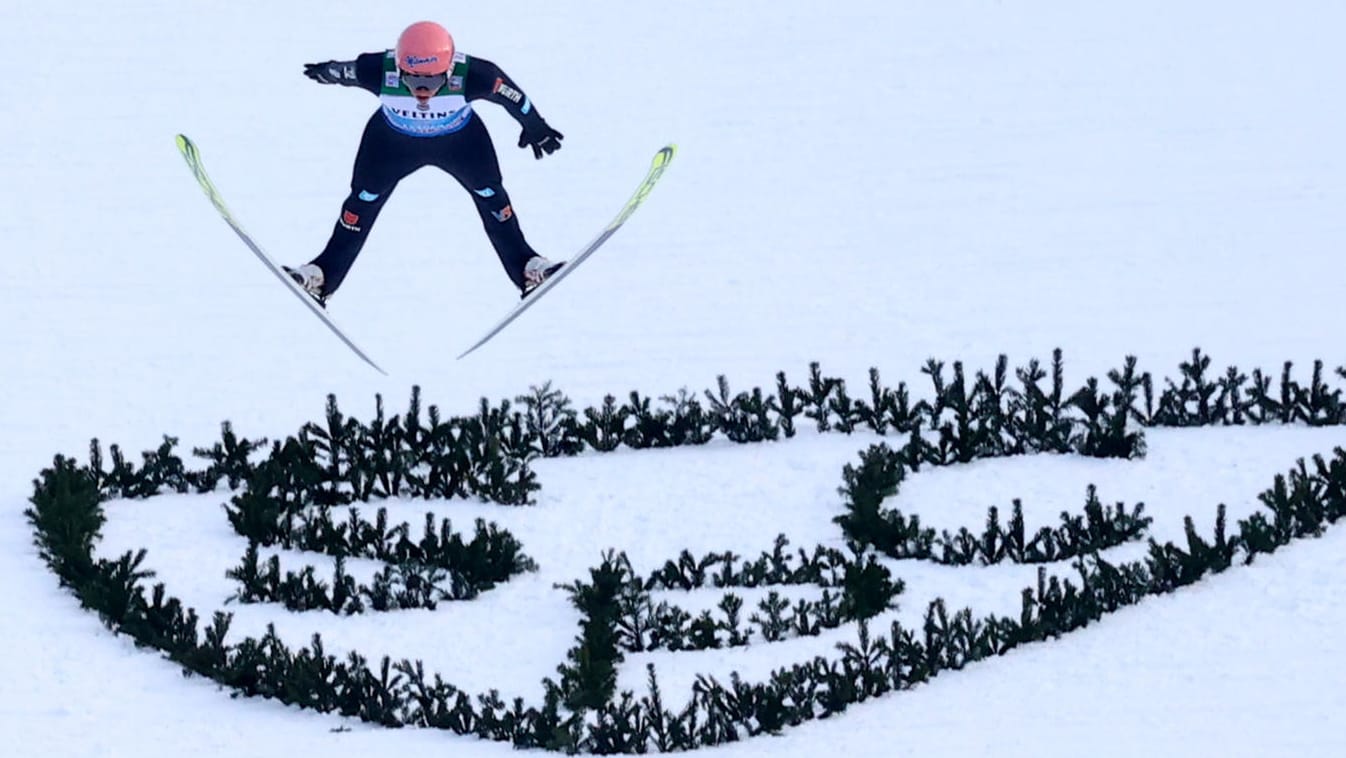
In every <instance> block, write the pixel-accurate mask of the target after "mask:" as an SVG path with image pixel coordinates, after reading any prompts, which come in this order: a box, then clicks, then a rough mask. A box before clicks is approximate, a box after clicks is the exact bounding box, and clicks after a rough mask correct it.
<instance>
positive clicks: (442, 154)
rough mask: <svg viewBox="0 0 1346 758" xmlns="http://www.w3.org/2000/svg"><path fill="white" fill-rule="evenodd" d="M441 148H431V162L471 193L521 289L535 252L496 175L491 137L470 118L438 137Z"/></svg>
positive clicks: (493, 243) (502, 261) (507, 269)
mask: <svg viewBox="0 0 1346 758" xmlns="http://www.w3.org/2000/svg"><path fill="white" fill-rule="evenodd" d="M437 140H439V141H440V143H441V144H440V147H441V149H438V150H436V151H435V160H434V165H435V166H438V167H439V168H441V169H443V170H444V171H446V172H448V173H449V175H451V176H452V177H453V178H454V179H457V180H458V183H459V184H461V185H463V187H464V188H465V189H466V190H467V191H468V192H470V193H471V195H472V200H473V202H475V203H476V206H477V215H479V216H481V223H482V226H483V227H485V229H486V237H487V238H488V239H489V240H490V241H491V246H492V247H494V248H495V254H496V255H497V256H499V257H500V265H502V266H504V267H505V273H506V274H508V275H509V278H510V280H511V281H513V282H514V284H515V286H517V287H519V288H523V286H524V275H523V269H524V264H526V263H527V262H528V259H529V258H532V257H533V256H535V255H537V252H536V251H534V250H533V248H532V247H530V246H529V245H528V241H527V240H525V239H524V236H523V230H522V229H521V228H520V227H519V219H518V216H517V215H515V213H514V206H513V205H512V204H511V203H510V199H509V193H508V192H506V191H505V187H504V183H503V182H502V180H501V178H500V162H499V160H498V159H497V158H496V154H495V146H494V145H492V144H491V136H490V134H489V133H488V132H487V131H486V127H485V126H484V125H483V124H482V123H481V120H480V119H479V118H473V119H472V120H471V121H469V122H468V123H467V126H464V127H463V128H462V129H461V130H460V131H458V132H455V133H453V134H451V135H448V136H445V137H439V138H437Z"/></svg>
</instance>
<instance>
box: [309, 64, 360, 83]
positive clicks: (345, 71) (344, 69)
mask: <svg viewBox="0 0 1346 758" xmlns="http://www.w3.org/2000/svg"><path fill="white" fill-rule="evenodd" d="M304 76H307V77H308V78H310V79H312V80H313V81H315V82H318V83H319V84H345V85H347V86H349V85H352V84H356V83H357V79H356V76H355V61H324V62H322V63H305V64H304Z"/></svg>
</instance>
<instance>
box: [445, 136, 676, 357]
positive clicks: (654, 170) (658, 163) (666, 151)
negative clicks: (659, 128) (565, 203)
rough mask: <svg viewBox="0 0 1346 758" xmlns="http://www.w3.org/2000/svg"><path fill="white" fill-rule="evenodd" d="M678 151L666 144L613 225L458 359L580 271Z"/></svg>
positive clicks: (605, 228) (634, 207)
mask: <svg viewBox="0 0 1346 758" xmlns="http://www.w3.org/2000/svg"><path fill="white" fill-rule="evenodd" d="M677 149H678V148H677V146H676V145H665V146H664V147H662V148H660V149H659V152H657V153H655V154H654V160H653V161H652V162H651V164H650V170H649V173H647V174H646V175H645V179H644V180H643V181H641V183H640V186H638V187H636V191H635V194H633V195H632V196H631V199H630V200H627V201H626V205H624V206H622V209H621V211H619V212H618V213H617V216H616V217H615V218H613V219H612V222H611V223H609V224H608V225H607V226H606V227H604V229H603V231H601V232H599V233H598V236H597V237H594V239H593V241H592V242H590V243H589V244H588V245H585V246H584V248H583V249H582V250H580V251H579V253H577V254H576V255H575V256H574V257H572V258H571V259H570V260H568V261H566V262H565V265H564V266H562V267H561V268H560V269H559V270H558V271H557V272H556V273H554V274H552V275H551V276H549V277H547V280H546V281H545V282H543V283H542V284H540V285H538V286H537V288H536V289H534V290H533V291H532V292H529V293H528V296H527V297H525V298H524V299H523V300H520V301H519V304H518V305H516V306H514V308H513V309H512V310H511V311H510V312H509V313H507V314H505V317H504V318H502V319H500V321H499V322H497V323H496V325H495V326H493V327H491V328H490V330H489V331H487V332H486V334H485V335H483V336H482V338H481V339H479V340H477V341H476V342H474V343H473V344H472V346H471V347H469V348H468V349H466V350H464V351H463V352H462V353H461V354H460V355H459V356H458V358H459V359H462V358H464V357H466V356H467V355H468V354H469V353H471V352H472V351H473V350H476V349H477V348H479V347H481V346H482V345H484V344H486V343H487V342H488V341H489V340H490V339H491V338H492V337H494V336H495V335H497V334H499V333H500V332H501V330H503V329H504V328H505V327H507V326H509V325H510V322H512V321H514V319H516V318H518V317H519V316H521V315H523V312H524V311H526V310H528V309H529V308H531V307H532V306H533V303H536V302H537V301H538V300H539V299H540V298H541V297H542V296H543V295H545V294H547V291H548V290H550V289H551V288H553V287H555V286H556V285H557V284H560V282H561V280H562V279H564V278H566V277H567V276H569V275H570V273H571V272H572V271H574V270H575V269H577V268H579V265H580V264H581V263H583V262H584V259H585V258H588V257H589V256H590V255H593V254H594V251H595V250H597V249H598V248H600V247H602V245H603V243H604V242H607V241H608V239H609V238H611V237H612V235H613V234H615V233H616V232H617V230H618V229H620V228H621V227H622V224H625V223H626V220H627V219H629V218H631V214H632V213H635V212H636V208H639V207H640V204H641V203H643V202H645V198H646V197H647V196H648V195H649V194H650V190H652V189H654V185H655V184H656V183H657V182H658V181H659V177H661V176H663V175H664V169H666V168H668V164H669V162H670V161H672V160H673V155H674V154H675V153H676V152H677Z"/></svg>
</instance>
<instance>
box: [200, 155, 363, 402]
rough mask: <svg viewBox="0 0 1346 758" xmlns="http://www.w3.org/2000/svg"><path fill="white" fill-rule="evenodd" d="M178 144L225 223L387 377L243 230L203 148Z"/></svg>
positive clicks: (315, 311) (361, 356) (292, 292)
mask: <svg viewBox="0 0 1346 758" xmlns="http://www.w3.org/2000/svg"><path fill="white" fill-rule="evenodd" d="M177 143H178V151H179V152H181V153H182V158H183V160H185V161H187V167H188V168H190V169H191V172H192V176H195V177H196V181H197V183H198V184H200V185H201V189H202V190H203V191H204V192H205V193H206V197H207V198H209V199H210V203H211V205H214V206H215V210H217V211H219V213H220V217H221V218H223V219H224V222H225V223H226V224H228V225H229V228H230V229H233V230H234V234H237V235H238V237H239V239H241V240H243V244H245V245H247V246H248V249H249V250H251V251H252V252H253V254H254V255H256V256H257V259H258V260H260V261H261V262H262V263H263V265H265V266H266V267H267V269H269V270H270V271H271V273H272V274H275V276H276V278H277V279H279V280H281V282H283V283H284V284H285V287H286V288H287V289H289V290H290V292H291V294H293V295H294V296H295V297H297V298H299V300H300V302H302V303H303V304H304V305H306V306H308V309H309V310H310V311H312V312H313V315H315V316H317V317H318V318H319V319H321V320H322V322H323V323H324V324H326V325H327V328H328V329H330V330H331V331H332V334H335V335H336V336H337V338H338V339H340V340H341V341H342V342H343V343H345V345H346V347H348V348H350V349H351V351H352V352H354V353H355V354H356V355H357V356H359V357H360V358H361V359H362V360H363V361H364V362H365V363H368V364H369V365H370V366H373V367H374V369H375V370H376V371H378V372H379V373H380V374H384V375H385V376H386V375H387V373H388V372H386V371H384V370H383V369H382V368H380V367H379V365H378V364H377V363H375V362H374V361H373V359H372V358H370V357H369V356H368V355H366V354H365V352H364V351H363V350H361V349H360V347H359V346H358V345H356V344H355V343H354V342H353V341H351V338H350V337H347V336H346V333H345V332H343V331H341V327H339V326H337V324H336V322H335V321H333V320H332V317H331V316H329V315H328V314H327V311H326V310H325V309H324V308H323V307H322V306H320V305H318V303H317V301H315V300H314V299H313V298H312V297H311V296H309V294H308V293H307V292H305V291H304V290H303V289H302V288H300V286H299V285H298V284H296V283H295V281H294V280H293V279H291V278H290V275H289V274H287V273H285V271H284V270H282V269H281V267H280V266H279V265H277V264H276V262H275V261H273V260H271V256H269V255H267V254H266V251H264V250H262V248H261V246H259V245H258V244H257V243H256V242H254V241H253V239H252V237H251V236H250V235H249V234H248V233H247V232H246V231H244V230H243V227H242V226H240V225H239V223H238V221H237V220H235V219H234V214H232V213H230V212H229V208H228V207H227V206H226V205H225V204H224V198H222V197H221V196H220V192H219V190H217V189H216V188H215V184H214V183H213V182H211V181H210V177H209V176H207V175H206V169H205V167H204V166H202V164H201V151H200V150H198V149H197V147H196V144H195V143H194V142H192V141H191V140H190V139H188V138H187V137H186V136H184V135H181V134H179V135H178V136H177Z"/></svg>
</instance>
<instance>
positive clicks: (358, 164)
mask: <svg viewBox="0 0 1346 758" xmlns="http://www.w3.org/2000/svg"><path fill="white" fill-rule="evenodd" d="M412 139H416V138H414V137H406V136H403V135H400V134H398V133H396V132H394V131H393V130H392V129H391V128H390V127H389V126H388V125H387V123H386V122H385V121H384V120H383V116H382V115H381V114H378V113H375V114H374V115H373V117H372V118H370V119H369V123H368V124H367V125H366V126H365V131H364V135H363V136H362V137H361V138H360V149H359V150H358V151H357V152H356V154H355V168H354V170H353V171H352V172H351V191H350V194H349V195H347V196H346V200H345V201H344V202H342V203H341V215H340V216H338V217H337V222H336V224H335V225H334V226H333V227H332V236H331V237H330V238H329V239H328V240H327V247H325V248H323V251H322V253H320V254H319V255H318V257H317V258H314V259H313V261H312V262H313V263H314V264H316V265H317V266H318V268H321V269H322V271H323V294H324V295H331V294H332V293H333V292H336V290H337V288H338V287H340V286H341V282H342V281H343V280H345V278H346V273H347V272H348V271H350V268H351V266H352V265H353V264H354V263H355V259H356V257H357V256H359V255H360V249H361V248H363V247H364V244H365V240H366V239H368V238H369V231H370V229H372V228H373V226H374V221H375V220H376V219H377V218H378V215H379V211H381V210H383V204H384V203H386V202H388V196H389V195H391V194H392V192H393V190H394V189H395V188H396V187H397V183H398V182H399V181H401V180H402V179H403V178H404V177H406V175H407V174H410V173H411V172H412V171H415V170H416V169H418V168H420V167H421V166H423V165H425V163H424V161H423V160H422V159H421V158H420V157H419V156H418V155H417V153H418V152H420V151H417V150H414V149H412V148H413V147H414V146H415V145H414V144H413V143H409V142H407V140H412Z"/></svg>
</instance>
